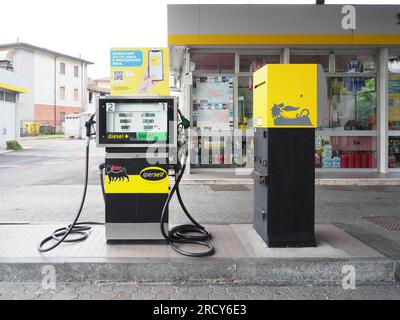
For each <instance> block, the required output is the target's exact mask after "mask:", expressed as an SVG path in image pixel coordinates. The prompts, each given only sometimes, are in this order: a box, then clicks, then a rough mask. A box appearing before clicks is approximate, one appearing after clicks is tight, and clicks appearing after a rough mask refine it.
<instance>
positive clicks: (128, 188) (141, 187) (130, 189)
mask: <svg viewBox="0 0 400 320" xmlns="http://www.w3.org/2000/svg"><path fill="white" fill-rule="evenodd" d="M104 186H105V192H106V193H168V187H169V179H168V176H166V177H165V178H164V179H162V180H159V181H149V180H145V179H143V178H142V177H141V176H140V175H129V181H128V179H126V178H125V179H122V180H120V181H118V180H117V181H112V182H111V183H109V177H108V176H105V177H104Z"/></svg>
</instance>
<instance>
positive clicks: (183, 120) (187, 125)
mask: <svg viewBox="0 0 400 320" xmlns="http://www.w3.org/2000/svg"><path fill="white" fill-rule="evenodd" d="M178 114H179V117H180V118H181V123H180V124H181V125H182V126H183V127H184V128H185V129H187V128H190V121H189V120H188V119H187V118H185V117H184V116H183V114H182V112H181V110H179V109H178Z"/></svg>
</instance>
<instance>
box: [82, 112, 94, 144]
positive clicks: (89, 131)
mask: <svg viewBox="0 0 400 320" xmlns="http://www.w3.org/2000/svg"><path fill="white" fill-rule="evenodd" d="M95 115H96V114H95V113H93V114H92V115H91V116H90V118H89V119H88V120H86V122H85V127H86V138H90V136H91V135H92V126H93V125H94V124H95V123H96V121H94V116H95Z"/></svg>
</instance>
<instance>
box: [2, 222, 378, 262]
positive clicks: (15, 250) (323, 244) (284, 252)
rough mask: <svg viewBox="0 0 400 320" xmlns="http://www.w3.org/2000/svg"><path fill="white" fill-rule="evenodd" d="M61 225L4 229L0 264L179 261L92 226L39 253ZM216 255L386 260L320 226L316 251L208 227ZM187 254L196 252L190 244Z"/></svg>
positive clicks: (236, 229)
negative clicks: (115, 240)
mask: <svg viewBox="0 0 400 320" xmlns="http://www.w3.org/2000/svg"><path fill="white" fill-rule="evenodd" d="M58 227H60V225H54V224H52V225H47V224H27V225H0V261H46V260H47V259H50V260H51V259H53V258H57V260H60V259H61V260H63V261H69V260H74V261H76V259H78V260H79V259H84V260H86V259H89V260H91V259H95V260H97V259H100V260H104V259H105V260H107V259H109V258H112V260H113V259H114V258H147V257H148V258H175V257H180V256H179V255H178V254H176V253H175V252H174V251H173V250H172V249H171V248H169V247H168V246H167V245H137V244H135V245H131V244H123V245H115V244H114V245H107V244H106V242H105V238H104V226H93V230H92V232H91V234H90V236H89V238H88V239H87V240H86V241H84V242H80V243H73V244H67V243H66V244H61V245H60V246H59V247H57V248H56V249H55V250H53V251H51V252H48V253H39V252H38V250H37V245H38V243H39V242H40V240H41V239H43V238H44V237H45V236H47V235H49V234H50V233H51V232H52V231H53V230H54V229H56V228H58ZM206 228H207V229H208V230H209V231H211V233H212V235H213V239H212V243H213V245H214V246H215V249H216V254H215V255H214V256H213V257H212V258H245V257H249V258H268V257H270V258H330V257H332V258H347V257H364V258H369V257H382V255H381V254H380V253H378V252H377V251H375V250H373V249H372V248H369V247H368V246H366V245H364V244H363V243H362V242H360V241H358V240H357V239H355V238H353V237H351V236H350V235H348V234H347V233H345V232H344V231H342V230H341V229H339V228H337V227H335V226H333V225H330V224H318V225H316V239H317V242H318V246H317V247H315V248H281V249H280V248H268V247H267V246H266V245H265V243H264V242H263V241H262V240H261V238H260V237H259V236H258V235H257V234H256V232H255V231H254V229H253V228H252V226H251V225H249V224H236V225H208V226H206ZM185 249H186V250H194V251H195V250H196V249H197V250H198V249H199V248H198V246H190V245H187V246H186V247H185ZM200 249H201V247H200Z"/></svg>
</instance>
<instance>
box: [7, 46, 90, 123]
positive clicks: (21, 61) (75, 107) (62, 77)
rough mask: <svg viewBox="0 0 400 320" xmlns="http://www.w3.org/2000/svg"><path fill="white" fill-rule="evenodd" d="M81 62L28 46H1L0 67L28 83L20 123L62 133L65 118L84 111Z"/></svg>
mask: <svg viewBox="0 0 400 320" xmlns="http://www.w3.org/2000/svg"><path fill="white" fill-rule="evenodd" d="M89 64H93V63H92V62H90V61H86V60H84V59H81V58H77V57H73V56H69V55H67V54H63V53H60V52H56V51H52V50H48V49H46V48H40V47H37V46H34V45H31V44H27V43H22V42H18V43H10V44H3V45H0V65H1V66H2V67H3V68H7V69H8V70H13V71H14V73H16V74H19V75H21V76H23V77H25V78H26V79H27V82H28V83H27V90H28V92H27V93H26V94H24V95H21V97H20V101H19V109H20V110H19V122H20V125H21V126H23V125H24V123H26V122H32V121H35V122H38V123H39V124H40V125H47V126H52V127H56V131H59V130H62V124H63V122H64V118H65V115H67V114H71V113H72V114H73V113H81V112H84V111H86V106H87V100H88V98H87V91H86V88H87V66H88V65H89Z"/></svg>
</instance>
